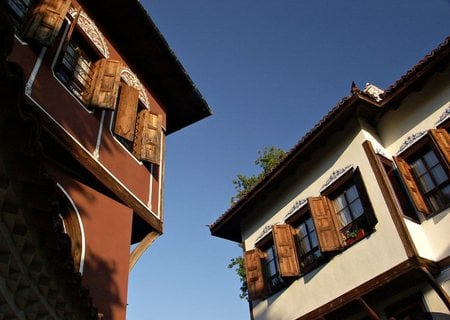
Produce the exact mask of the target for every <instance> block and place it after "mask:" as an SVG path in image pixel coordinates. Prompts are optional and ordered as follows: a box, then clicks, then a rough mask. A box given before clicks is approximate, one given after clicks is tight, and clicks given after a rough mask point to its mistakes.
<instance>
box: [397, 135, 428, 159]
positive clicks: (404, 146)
mask: <svg viewBox="0 0 450 320" xmlns="http://www.w3.org/2000/svg"><path fill="white" fill-rule="evenodd" d="M426 134H427V131H426V130H425V131H420V132H417V133H413V134H412V135H410V136H408V137H407V138H406V140H405V141H404V142H403V143H402V145H401V146H400V148H399V149H398V151H397V153H396V154H397V155H399V154H400V153H402V152H403V151H405V150H406V149H408V148H409V147H411V146H412V145H413V144H414V143H416V141H417V140H419V139H420V138H422V137H423V136H425V135H426Z"/></svg>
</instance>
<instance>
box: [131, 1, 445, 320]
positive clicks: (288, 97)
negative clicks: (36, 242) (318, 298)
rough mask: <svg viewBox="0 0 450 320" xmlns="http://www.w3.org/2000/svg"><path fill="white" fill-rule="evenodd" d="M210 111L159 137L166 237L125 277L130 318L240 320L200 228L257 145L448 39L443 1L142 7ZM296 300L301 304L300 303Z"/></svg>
mask: <svg viewBox="0 0 450 320" xmlns="http://www.w3.org/2000/svg"><path fill="white" fill-rule="evenodd" d="M142 4H143V5H144V6H145V7H146V9H147V10H148V12H149V14H150V16H151V17H152V19H153V20H154V22H155V23H156V25H157V26H158V28H159V29H160V31H161V32H162V34H163V35H164V37H165V38H166V40H167V42H168V43H169V45H170V46H171V48H172V49H173V51H174V52H175V54H176V55H177V57H178V58H179V60H180V61H181V63H182V64H183V65H184V67H185V69H186V71H187V72H188V74H189V75H190V77H191V78H192V80H193V81H194V83H195V84H196V85H197V87H198V89H199V90H200V92H201V93H202V94H203V96H204V97H205V99H206V101H208V103H209V105H210V107H211V108H212V110H213V112H214V114H213V116H211V117H209V118H207V119H204V120H202V121H200V122H198V123H196V124H194V125H192V126H189V127H187V128H185V129H183V130H181V131H179V132H176V133H174V134H172V135H170V136H169V137H168V138H167V155H166V157H167V158H166V160H167V163H166V181H165V222H164V225H165V232H164V235H163V236H162V237H160V238H159V239H158V240H157V241H156V242H155V243H154V244H153V245H152V246H151V247H150V248H149V250H148V251H147V252H146V253H145V254H144V255H143V257H142V258H141V260H140V261H139V262H138V263H137V265H136V266H135V268H134V270H133V271H132V272H131V275H130V282H129V294H128V317H127V319H128V320H147V319H158V320H177V319H196V320H203V319H204V320H206V319H208V320H210V319H215V320H238V319H248V318H249V317H248V305H247V303H246V301H243V300H240V299H239V281H238V279H237V277H236V275H235V273H234V272H233V271H232V270H229V269H227V264H228V262H229V260H230V259H231V258H232V257H235V256H237V255H239V254H240V253H241V252H240V249H239V247H238V246H237V245H236V244H235V243H232V242H229V241H226V240H223V239H218V238H215V237H212V236H210V234H209V229H208V228H207V227H206V225H207V224H210V223H212V222H213V221H215V220H216V219H217V218H218V217H219V216H220V215H221V214H222V213H223V212H224V211H226V210H227V209H228V208H229V206H230V198H231V197H232V196H233V195H234V194H235V190H234V187H233V185H232V180H233V178H234V177H235V176H236V175H237V174H238V173H243V174H246V175H250V174H254V173H256V170H257V168H256V167H255V165H254V160H255V159H256V158H257V156H258V150H261V149H263V148H264V147H265V146H272V145H273V146H278V147H280V148H283V149H285V150H289V149H290V148H291V147H292V146H293V145H294V144H295V143H296V142H297V141H298V140H299V139H300V138H301V137H302V136H303V135H304V134H305V133H306V132H307V131H309V130H310V129H311V128H312V127H313V126H314V125H315V124H316V122H317V121H319V120H320V119H321V118H322V116H324V115H325V114H326V113H327V112H328V111H329V110H330V109H331V108H332V107H333V106H334V105H336V104H337V103H338V101H340V100H341V99H342V98H343V97H344V96H346V95H348V94H349V92H350V85H351V82H352V81H355V83H356V84H357V85H358V86H359V87H360V88H363V87H364V85H365V84H366V83H367V82H371V83H373V84H375V85H377V86H379V87H381V88H386V87H388V86H389V85H390V84H392V83H393V82H394V81H395V80H397V79H398V78H399V77H400V76H401V75H403V74H404V73H405V72H406V71H407V70H408V69H410V68H411V67H412V66H414V65H415V64H416V63H417V62H418V61H419V60H420V59H422V57H424V56H425V55H426V54H427V53H429V52H430V51H431V50H432V49H434V48H435V47H437V46H438V45H439V43H441V42H442V41H443V40H444V39H445V37H446V36H449V35H450V0H431V1H423V0H378V1H362V0H359V1H356V0H341V1H336V0H328V1H325V0H315V1H307V0H303V1H301V0H295V1H294V0H290V1H288V0H281V1H266V0H259V1H255V0H240V1H237V0H228V1H214V0H190V1H186V0H184V1H182V0H146V1H142ZM299 303H300V302H299Z"/></svg>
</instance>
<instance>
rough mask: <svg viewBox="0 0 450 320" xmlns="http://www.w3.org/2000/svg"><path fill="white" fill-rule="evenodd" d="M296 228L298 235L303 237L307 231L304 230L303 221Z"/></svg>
mask: <svg viewBox="0 0 450 320" xmlns="http://www.w3.org/2000/svg"><path fill="white" fill-rule="evenodd" d="M297 230H298V234H299V236H300V237H304V236H306V235H307V232H306V226H305V224H304V223H302V224H301V225H299V226H298V228H297Z"/></svg>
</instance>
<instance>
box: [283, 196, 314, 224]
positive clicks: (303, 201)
mask: <svg viewBox="0 0 450 320" xmlns="http://www.w3.org/2000/svg"><path fill="white" fill-rule="evenodd" d="M307 202H308V200H306V199H300V200H297V201H296V202H295V203H294V205H293V206H292V207H291V209H289V212H288V213H287V215H286V216H285V217H284V220H285V221H286V220H287V219H288V218H290V217H291V216H292V215H293V214H294V213H296V212H297V211H298V210H300V208H302V207H303V206H305V205H306V203H307Z"/></svg>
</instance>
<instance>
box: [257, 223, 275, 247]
mask: <svg viewBox="0 0 450 320" xmlns="http://www.w3.org/2000/svg"><path fill="white" fill-rule="evenodd" d="M271 232H272V224H269V225H267V226H265V227H264V229H263V231H261V233H260V234H259V236H258V238H256V240H255V243H257V242H258V241H261V240H262V239H263V238H264V237H265V236H267V235H268V234H269V233H271Z"/></svg>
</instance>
